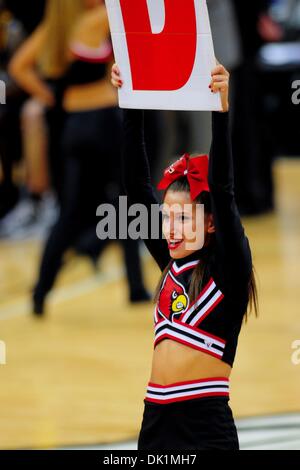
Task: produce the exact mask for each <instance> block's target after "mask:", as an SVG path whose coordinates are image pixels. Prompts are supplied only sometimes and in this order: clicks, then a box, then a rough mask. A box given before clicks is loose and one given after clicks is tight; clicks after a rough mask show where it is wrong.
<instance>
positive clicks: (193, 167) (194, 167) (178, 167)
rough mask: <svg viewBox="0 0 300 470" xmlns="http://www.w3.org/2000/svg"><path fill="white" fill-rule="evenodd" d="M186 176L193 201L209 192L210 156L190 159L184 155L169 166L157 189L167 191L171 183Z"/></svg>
mask: <svg viewBox="0 0 300 470" xmlns="http://www.w3.org/2000/svg"><path fill="white" fill-rule="evenodd" d="M182 176H186V177H187V179H188V182H189V185H190V189H191V199H192V201H193V200H194V199H195V198H196V197H197V196H198V195H199V194H200V193H201V192H202V191H208V192H209V186H208V181H207V177H208V155H199V156H197V157H190V155H189V154H188V153H186V154H184V155H183V156H182V157H181V158H180V159H179V160H177V161H176V162H175V163H173V164H172V165H171V166H169V167H168V168H167V169H166V170H165V172H164V177H163V179H162V180H161V181H160V183H159V184H158V185H157V189H167V188H168V187H169V186H170V184H171V183H173V182H174V181H176V180H178V179H179V178H181V177H182Z"/></svg>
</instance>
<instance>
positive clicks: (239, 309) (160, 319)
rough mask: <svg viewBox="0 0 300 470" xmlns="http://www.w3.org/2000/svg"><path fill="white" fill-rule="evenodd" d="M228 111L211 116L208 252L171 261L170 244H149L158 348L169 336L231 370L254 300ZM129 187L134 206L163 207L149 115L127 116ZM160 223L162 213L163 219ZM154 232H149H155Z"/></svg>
mask: <svg viewBox="0 0 300 470" xmlns="http://www.w3.org/2000/svg"><path fill="white" fill-rule="evenodd" d="M228 121H229V117H228V113H218V112H213V113H212V131H213V139H212V145H211V150H210V158H209V176H208V183H209V188H210V199H211V206H212V213H213V217H214V224H215V228H216V232H215V234H214V238H213V241H212V243H210V245H209V246H208V247H204V248H202V249H201V250H198V251H196V252H192V253H191V254H190V255H188V256H187V257H184V258H181V259H176V260H175V259H171V258H170V254H169V250H168V246H167V242H166V240H165V239H162V238H159V239H155V240H154V239H150V238H149V239H145V240H144V241H145V243H146V245H147V247H148V249H149V251H150V253H151V254H152V256H153V258H154V259H155V261H156V262H157V264H158V266H159V267H160V269H161V270H162V271H163V270H165V268H166V267H167V266H168V267H169V269H168V270H167V273H166V275H165V277H164V280H163V284H162V287H161V291H160V294H159V298H158V302H157V305H156V306H155V310H154V328H155V342H154V347H155V346H156V345H157V344H158V343H159V342H160V341H162V340H163V339H165V338H169V339H172V340H173V341H177V342H179V343H182V344H184V345H186V346H188V347H191V348H194V349H197V350H199V351H202V352H203V353H206V354H209V355H211V356H214V357H216V358H218V359H220V360H222V361H224V362H226V363H228V364H229V365H231V366H232V365H233V362H234V358H235V354H236V348H237V343H238V336H239V332H240V329H241V325H242V321H243V317H244V314H245V312H246V309H247V305H248V301H249V293H248V286H249V280H250V276H251V271H252V258H251V251H250V247H249V242H248V239H247V237H246V235H245V233H244V228H243V226H242V224H241V220H240V216H239V213H238V209H237V206H236V203H235V199H234V186H233V163H232V153H231V144H230V137H229V129H228V127H229V123H228ZM123 166H124V169H123V174H124V185H125V188H126V192H127V195H128V197H129V203H130V204H133V203H141V204H145V205H146V206H147V208H148V214H149V227H151V205H152V204H158V201H157V198H156V196H155V192H154V189H153V187H152V185H151V179H150V172H149V162H148V159H147V154H146V150H145V143H144V130H143V111H140V110H124V151H123ZM160 217H161V214H160ZM149 233H151V231H150V229H149ZM199 263H202V265H203V266H202V269H203V278H202V284H201V289H200V294H199V295H198V297H197V298H196V300H195V301H193V302H191V301H190V299H189V296H188V292H189V286H190V282H191V278H192V274H193V271H194V270H195V269H196V268H197V266H198V265H199Z"/></svg>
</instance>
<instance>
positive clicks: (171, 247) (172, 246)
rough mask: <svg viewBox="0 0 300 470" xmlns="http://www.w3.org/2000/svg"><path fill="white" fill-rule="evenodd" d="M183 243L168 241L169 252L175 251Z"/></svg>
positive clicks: (180, 241) (181, 241)
mask: <svg viewBox="0 0 300 470" xmlns="http://www.w3.org/2000/svg"><path fill="white" fill-rule="evenodd" d="M182 243H183V240H169V242H168V247H169V250H177V248H179V247H180V245H181V244H182Z"/></svg>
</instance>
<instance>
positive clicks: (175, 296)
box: [172, 290, 178, 300]
mask: <svg viewBox="0 0 300 470" xmlns="http://www.w3.org/2000/svg"><path fill="white" fill-rule="evenodd" d="M177 297H178V294H177V292H176V290H174V291H173V292H172V299H173V300H175V299H177Z"/></svg>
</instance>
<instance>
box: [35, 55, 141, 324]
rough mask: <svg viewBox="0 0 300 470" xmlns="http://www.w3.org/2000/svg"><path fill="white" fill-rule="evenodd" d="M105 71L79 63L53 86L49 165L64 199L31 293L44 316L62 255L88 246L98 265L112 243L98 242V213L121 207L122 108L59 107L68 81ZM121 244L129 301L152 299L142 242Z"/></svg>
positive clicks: (99, 65) (102, 67)
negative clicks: (103, 208)
mask: <svg viewBox="0 0 300 470" xmlns="http://www.w3.org/2000/svg"><path fill="white" fill-rule="evenodd" d="M106 67H107V64H104V63H98V62H86V63H85V62H83V59H82V60H76V61H75V62H73V64H72V65H71V66H70V69H69V70H68V71H67V73H66V75H65V77H63V78H62V79H61V80H57V81H56V82H52V87H54V89H55V93H56V97H57V105H56V108H55V109H52V110H49V112H48V123H49V124H50V138H51V143H50V167H51V169H52V171H51V173H52V180H53V182H54V184H55V189H56V191H57V194H58V196H59V200H60V215H59V219H58V221H57V222H56V224H55V225H54V227H53V228H52V230H51V233H50V236H49V238H48V240H47V242H46V246H45V249H44V252H43V256H42V261H41V265H40V270H39V277H38V282H37V284H36V286H35V288H34V293H33V304H34V305H33V308H34V313H35V314H39V315H40V314H42V313H43V312H44V299H45V297H46V295H47V293H48V292H49V291H50V290H51V288H52V286H53V285H54V282H55V280H56V277H57V274H58V272H59V270H60V268H61V265H62V262H63V256H64V253H65V252H66V251H67V250H68V249H69V248H71V247H76V248H77V246H81V247H82V245H84V248H82V252H83V254H85V255H86V254H88V255H89V256H90V257H91V258H92V259H93V261H94V262H96V261H97V259H98V257H99V255H100V254H101V252H102V251H103V250H104V248H105V247H106V245H107V243H108V241H109V240H104V241H102V240H99V239H98V238H97V234H96V226H97V223H98V222H99V220H97V218H96V210H97V207H98V206H99V205H100V204H104V203H110V204H114V205H115V207H116V209H118V197H119V195H120V192H121V188H120V179H121V177H120V174H119V163H120V148H121V137H122V132H121V115H120V109H119V108H118V107H117V106H112V107H106V108H99V109H95V110H90V111H80V112H70V113H68V112H64V111H63V110H62V107H61V103H62V97H63V93H64V90H65V89H66V88H67V86H69V84H70V83H72V84H75V83H80V84H83V83H84V82H85V83H89V80H92V78H93V80H100V79H101V78H103V77H104V74H105V70H106ZM74 75H75V76H74ZM60 125H61V126H62V127H60ZM60 146H61V148H60ZM121 242H122V247H123V251H124V261H125V266H126V271H127V278H128V282H129V287H130V295H129V300H130V301H140V300H149V294H148V292H147V291H146V289H145V287H144V284H143V276H142V270H141V264H140V256H139V251H138V248H139V247H138V243H137V241H135V240H131V239H128V240H122V241H121Z"/></svg>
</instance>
